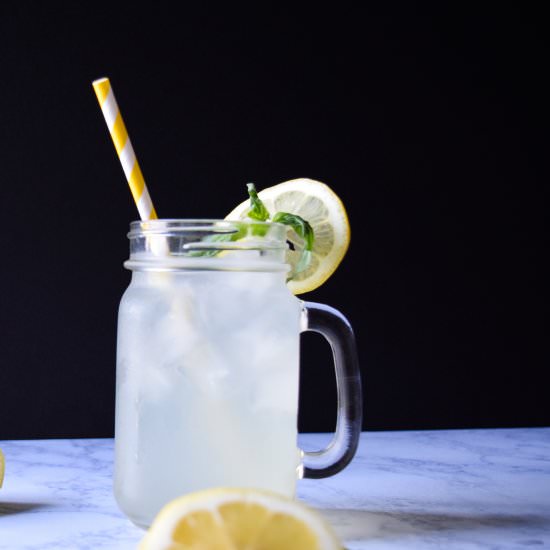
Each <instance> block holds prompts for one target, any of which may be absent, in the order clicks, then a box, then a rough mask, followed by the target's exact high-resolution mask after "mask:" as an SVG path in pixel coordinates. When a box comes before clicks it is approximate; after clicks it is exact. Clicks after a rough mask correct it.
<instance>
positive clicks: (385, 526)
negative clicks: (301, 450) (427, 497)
mask: <svg viewBox="0 0 550 550" xmlns="http://www.w3.org/2000/svg"><path fill="white" fill-rule="evenodd" d="M320 511H321V513H322V514H323V516H325V517H326V518H327V519H328V521H329V522H330V523H331V525H332V526H333V527H334V530H335V531H336V533H337V535H338V536H339V537H340V538H341V539H342V540H347V541H361V540H366V539H367V538H370V537H373V538H374V537H376V538H384V537H391V536H394V535H411V534H419V533H433V532H452V531H480V530H483V529H492V530H495V529H496V530H500V529H518V528H523V529H536V530H540V529H543V530H545V531H546V530H548V531H549V532H550V519H549V518H547V517H544V516H535V515H532V514H531V515H525V516H520V515H505V514H500V515H499V514H478V515H465V514H456V515H453V514H435V513H424V512H406V511H395V512H378V511H374V510H353V509H352V510H346V509H323V510H320Z"/></svg>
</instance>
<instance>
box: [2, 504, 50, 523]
mask: <svg viewBox="0 0 550 550" xmlns="http://www.w3.org/2000/svg"><path fill="white" fill-rule="evenodd" d="M50 506H51V504H46V503H41V502H0V519H1V518H2V516H11V515H13V514H22V513H24V512H34V511H36V510H40V509H44V508H49V507H50Z"/></svg>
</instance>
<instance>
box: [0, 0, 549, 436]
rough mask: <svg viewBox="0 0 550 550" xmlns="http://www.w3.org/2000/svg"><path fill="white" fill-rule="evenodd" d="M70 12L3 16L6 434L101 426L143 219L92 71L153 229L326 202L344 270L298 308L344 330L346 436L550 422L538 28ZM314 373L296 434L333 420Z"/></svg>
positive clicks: (20, 9) (436, 20)
mask: <svg viewBox="0 0 550 550" xmlns="http://www.w3.org/2000/svg"><path fill="white" fill-rule="evenodd" d="M84 5H85V4H81V3H79V4H77V3H75V4H74V5H72V4H69V3H65V4H59V3H57V4H56V3H50V2H48V3H41V4H39V3H25V2H21V3H17V4H15V3H14V4H9V3H2V5H1V7H0V14H1V17H0V67H1V77H0V155H1V156H0V159H1V163H0V213H1V220H0V221H1V227H2V229H1V231H0V244H1V248H2V266H3V268H2V270H1V272H0V277H1V288H2V291H1V296H2V298H1V299H2V302H1V308H0V328H1V333H0V334H1V337H0V346H1V348H0V349H1V354H0V357H1V359H0V360H1V364H0V438H27V437H29V438H30V437H70V436H72V437H79V436H80V437H86V436H111V435H112V432H113V414H114V413H113V411H114V371H115V341H116V340H115V339H116V311H117V305H118V301H119V299H120V296H121V294H122V292H123V290H124V288H125V287H126V285H127V284H128V281H129V273H128V272H126V271H125V270H124V269H123V268H122V262H123V260H124V259H125V258H126V256H127V240H126V236H125V235H126V232H127V227H128V223H129V222H130V221H131V220H133V219H135V218H136V217H137V213H136V210H135V207H134V205H133V203H132V199H131V196H130V193H129V190H128V187H127V184H126V182H125V180H124V176H123V172H122V170H121V168H120V165H119V163H118V160H117V157H116V154H115V151H114V148H113V146H112V143H111V141H110V138H109V136H108V132H107V129H106V127H105V123H104V120H103V118H102V115H101V112H100V110H99V107H98V104H97V101H96V98H95V95H94V92H93V90H92V87H91V82H92V80H94V79H95V78H98V77H101V76H109V77H110V79H111V82H112V85H113V88H114V90H115V93H116V96H117V99H118V102H119V105H120V107H121V111H122V114H123V116H124V119H125V121H126V125H127V127H128V130H129V133H130V136H131V138H132V142H133V144H134V148H135V150H136V153H137V156H138V158H139V161H140V165H141V167H142V170H143V173H144V175H145V179H146V181H147V183H148V187H149V189H150V191H151V194H152V197H153V200H154V203H155V206H156V208H157V211H158V212H159V215H160V216H161V217H223V216H225V214H226V213H227V212H229V211H230V210H231V209H232V208H233V207H234V205H235V204H236V203H237V202H240V201H242V200H243V199H244V193H245V183H246V182H249V181H253V182H255V183H256V185H257V187H258V188H263V187H267V186H270V185H274V184H276V183H279V182H282V181H284V180H287V179H292V178H296V177H311V178H314V179H318V180H321V181H324V182H326V183H328V184H329V185H330V186H331V187H332V188H333V189H334V190H335V191H336V192H337V193H338V194H339V195H340V196H341V198H342V200H343V202H344V203H345V205H346V206H347V208H348V214H349V217H350V222H351V228H352V243H351V248H350V251H349V252H348V255H347V256H346V258H345V260H344V262H343V263H342V264H341V266H340V268H339V269H338V271H337V272H336V273H335V274H334V276H333V277H332V278H331V279H330V280H329V281H328V282H327V283H326V284H325V285H324V286H323V287H321V288H319V289H318V290H316V291H314V292H311V293H309V294H307V295H304V298H305V299H309V300H313V301H319V302H324V303H328V304H331V305H333V306H336V307H338V308H339V309H340V310H342V311H343V312H344V313H345V314H346V315H347V316H348V318H349V320H350V321H351V323H352V324H353V326H354V328H355V332H356V336H357V339H358V347H359V354H360V359H361V364H362V372H363V379H364V390H365V391H364V396H365V409H364V410H365V415H364V428H365V429H411V428H421V429H422V428H461V427H495V426H529V425H530V426H536V425H545V424H546V425H547V424H549V423H550V407H549V406H548V388H547V386H545V385H544V384H543V379H544V376H543V375H544V370H545V369H547V368H548V362H547V353H546V346H545V344H544V338H543V325H542V321H543V315H544V314H545V313H546V310H545V309H544V306H543V298H542V277H541V274H540V264H541V263H542V258H543V255H544V254H543V248H542V242H543V201H542V185H543V182H544V183H547V181H546V180H543V178H542V175H541V172H540V168H541V167H542V166H543V162H542V158H543V156H547V155H545V154H544V153H546V151H547V140H546V135H547V129H548V126H547V125H546V122H543V119H542V113H543V112H544V111H545V109H544V106H545V103H546V102H547V100H548V97H549V96H548V93H547V91H546V89H545V88H544V87H543V82H544V78H543V77H544V75H545V73H546V72H547V59H548V48H547V43H546V42H545V40H544V35H543V31H544V28H543V25H542V18H541V14H539V13H534V12H527V11H524V12H518V11H514V12H505V11H503V9H502V8H500V9H499V11H498V13H497V12H493V11H487V13H481V12H476V13H466V12H459V11H454V12H451V11H449V12H447V13H432V14H429V15H428V14H426V13H420V12H413V11H410V10H408V11H406V12H405V11H403V12H399V11H395V13H393V14H391V15H389V14H386V15H382V14H380V13H371V12H368V11H360V10H358V9H356V10H351V11H347V10H346V9H344V8H342V9H340V10H339V11H338V12H335V11H334V10H332V9H326V10H321V9H320V8H319V7H316V8H315V9H314V10H313V9H312V10H311V11H309V12H308V13H297V11H296V9H295V8H294V9H284V8H282V7H281V8H278V9H271V10H264V11H263V12H259V11H258V12H256V11H252V10H249V11H247V12H246V13H245V14H237V13H236V12H235V8H234V6H232V7H231V9H229V8H226V9H225V10H221V9H220V8H219V7H214V6H208V5H206V7H204V8H201V9H193V10H191V9H190V8H188V7H182V8H181V10H182V11H181V13H176V12H174V11H172V10H170V9H169V8H167V7H166V5H163V4H155V5H154V6H153V5H151V6H149V7H148V8H142V9H138V8H136V5H132V6H131V7H130V6H128V7H125V8H119V9H117V8H115V6H114V5H109V4H104V5H103V6H101V5H100V4H97V3H94V4H93V5H92V4H90V7H89V9H86V8H85V7H83V6H84ZM543 99H544V101H543ZM543 151H544V153H543ZM328 356H329V349H328V346H327V345H326V344H325V343H324V342H323V341H322V339H321V338H320V337H314V336H310V335H308V336H305V337H304V338H303V358H302V363H303V368H302V392H301V414H300V428H301V429H302V430H304V431H324V430H330V429H332V427H333V424H334V414H335V398H334V387H333V378H332V374H331V366H330V360H329V357H328Z"/></svg>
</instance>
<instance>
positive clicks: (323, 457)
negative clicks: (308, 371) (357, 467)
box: [301, 302, 363, 479]
mask: <svg viewBox="0 0 550 550" xmlns="http://www.w3.org/2000/svg"><path fill="white" fill-rule="evenodd" d="M306 331H312V332H318V333H319V334H322V335H323V336H324V337H325V338H326V339H327V341H328V343H329V344H330V347H331V348H332V355H333V358H334V369H335V371H336V388H337V396H338V410H337V416H336V430H335V432H334V435H333V437H332V440H331V442H330V443H329V444H328V445H327V446H326V447H325V448H324V449H321V450H319V451H302V454H303V461H302V468H303V470H302V477H306V478H317V479H319V478H322V477H329V476H332V475H334V474H337V473H338V472H340V471H341V470H343V469H344V468H345V467H346V466H347V465H348V464H349V463H350V461H351V459H352V458H353V456H354V455H355V451H356V450H357V445H358V444H359V436H360V435H361V426H362V415H363V405H362V397H361V375H360V373H359V360H358V357H357V347H356V345H355V337H354V335H353V330H352V328H351V325H350V324H349V322H348V320H347V319H346V318H345V317H344V316H343V315H342V314H341V313H340V312H339V311H338V310H336V309H334V308H332V307H330V306H326V305H324V304H317V303H314V302H303V307H302V326H301V332H306Z"/></svg>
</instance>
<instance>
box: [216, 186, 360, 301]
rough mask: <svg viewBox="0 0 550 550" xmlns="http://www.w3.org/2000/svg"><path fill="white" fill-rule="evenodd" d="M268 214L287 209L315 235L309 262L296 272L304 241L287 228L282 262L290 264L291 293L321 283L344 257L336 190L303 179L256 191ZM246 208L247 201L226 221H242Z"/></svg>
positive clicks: (343, 218)
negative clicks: (298, 217) (304, 222)
mask: <svg viewBox="0 0 550 550" xmlns="http://www.w3.org/2000/svg"><path fill="white" fill-rule="evenodd" d="M258 197H259V198H260V199H261V201H262V202H263V204H264V205H265V207H266V208H267V210H268V211H269V213H270V214H271V215H272V216H273V215H274V214H275V213H277V212H288V213H290V214H295V215H298V216H300V217H301V218H303V219H305V220H306V221H307V222H309V224H310V225H311V227H312V228H313V232H314V235H315V240H314V243H313V250H312V254H311V261H310V263H309V265H308V267H307V268H306V269H304V270H303V271H301V272H299V273H296V272H295V268H296V266H297V265H298V263H299V261H300V258H301V257H302V251H303V248H304V244H305V243H304V240H303V239H302V238H301V237H300V236H298V234H297V233H296V232H295V231H294V230H292V229H289V230H288V234H287V240H288V241H289V243H290V244H289V250H288V251H287V255H286V261H287V263H289V264H290V266H291V271H290V280H289V281H288V282H287V285H288V287H289V289H290V290H291V292H292V293H293V294H303V293H304V292H309V291H311V290H314V289H316V288H317V287H319V286H321V285H322V284H323V283H324V282H325V281H326V280H327V279H328V278H329V277H330V276H331V275H332V274H333V273H334V271H335V270H336V268H337V267H338V265H339V264H340V262H341V261H342V259H343V258H344V256H345V254H346V251H347V249H348V247H349V242H350V227H349V221H348V216H347V213H346V209H345V207H344V205H343V204H342V201H341V200H340V198H339V197H338V195H336V193H335V192H334V191H333V190H332V189H331V188H330V187H329V186H328V185H326V184H324V183H322V182H320V181H316V180H311V179H307V178H299V179H294V180H290V181H285V182H283V183H279V184H278V185H274V186H272V187H267V188H266V189H263V190H261V191H259V192H258ZM249 211H250V201H248V200H247V201H243V202H242V203H241V204H239V205H238V206H237V207H236V208H234V209H233V210H232V211H231V212H230V213H229V214H228V215H227V216H226V218H225V219H226V220H244V219H246V218H247V214H248V212H249Z"/></svg>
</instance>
